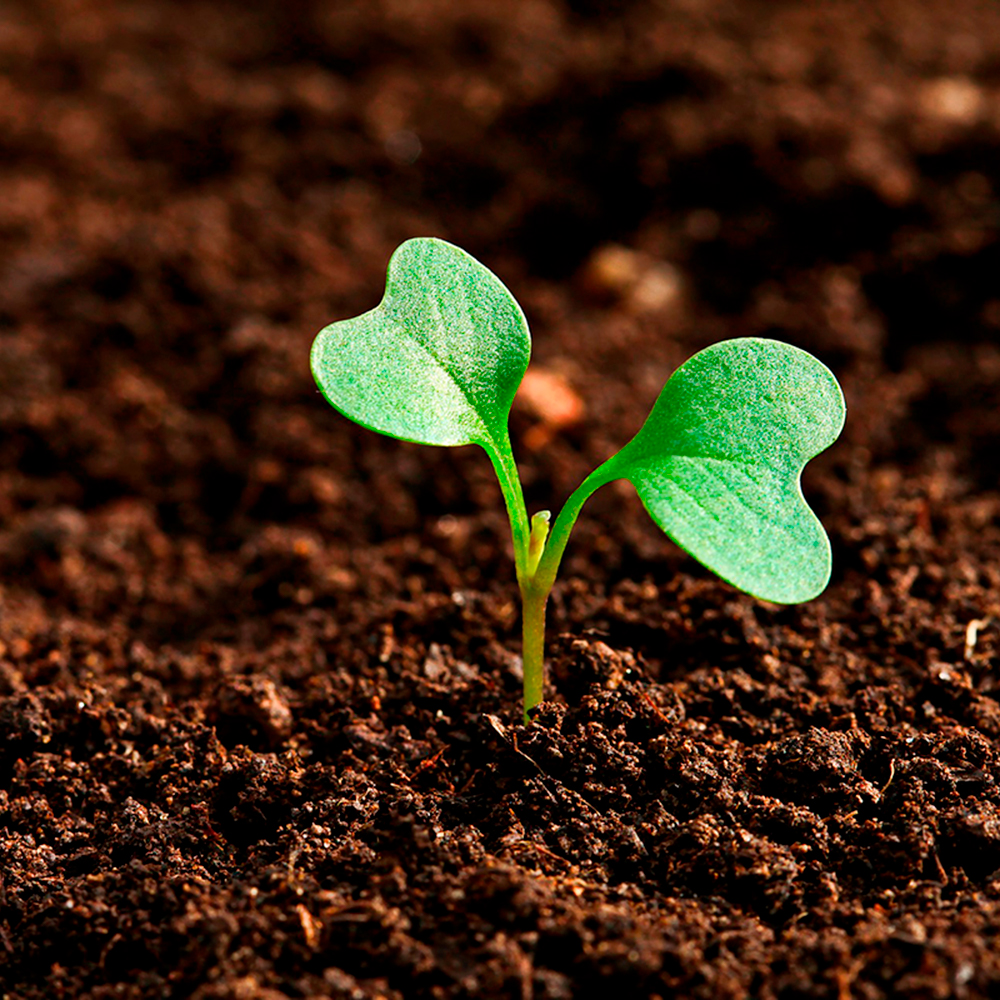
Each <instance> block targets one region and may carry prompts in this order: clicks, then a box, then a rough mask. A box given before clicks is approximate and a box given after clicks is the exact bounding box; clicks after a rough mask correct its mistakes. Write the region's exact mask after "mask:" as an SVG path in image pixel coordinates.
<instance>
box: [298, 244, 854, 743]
mask: <svg viewBox="0 0 1000 1000" xmlns="http://www.w3.org/2000/svg"><path fill="white" fill-rule="evenodd" d="M530 354H531V338H530V336H529V334H528V324H527V322H526V320H525V318H524V314H523V313H522V311H521V308H520V306H519V305H518V304H517V302H516V301H515V300H514V297H513V296H512V295H511V293H510V292H509V291H508V290H507V288H506V287H505V286H504V285H503V283H502V282H501V281H500V279H499V278H497V276H496V275H495V274H493V272H492V271H490V270H489V269H488V268H486V267H485V266H483V265H482V264H480V263H479V261H477V260H476V259H475V258H473V257H471V256H470V255H469V254H467V253H466V252H465V251H464V250H461V249H459V248H458V247H456V246H453V245H452V244H450V243H446V242H444V241H443V240H439V239H413V240H408V241H407V242H405V243H403V244H402V246H400V247H399V248H398V249H397V250H396V252H395V253H394V254H393V255H392V259H391V260H390V261H389V269H388V275H387V277H386V288H385V296H384V297H383V299H382V301H381V302H380V303H379V305H377V306H376V307H375V308H374V309H372V310H371V311H370V312H366V313H364V314H363V315H361V316H357V317H355V318H353V319H346V320H341V321H340V322H338V323H332V324H331V325H330V326H328V327H326V328H325V329H324V330H322V331H321V332H320V334H319V336H317V338H316V341H315V343H314V344H313V348H312V358H311V363H312V371H313V375H314V376H315V379H316V382H317V384H318V385H319V388H320V390H321V391H322V393H323V395H324V396H325V397H326V398H327V400H328V401H329V402H330V403H331V405H332V406H334V407H335V408H336V409H337V410H339V411H340V412H341V413H342V414H344V416H346V417H349V418H350V419H351V420H353V421H355V422H356V423H359V424H361V425H362V426H363V427H367V428H369V429H370V430H373V431H378V432H379V433H381V434H388V435H390V436H391V437H395V438H400V439H402V440H404V441H414V442H417V443H419V444H436V445H465V444H478V445H480V446H481V447H482V448H483V449H485V451H486V454H487V455H489V457H490V461H492V463H493V468H494V469H495V470H496V474H497V478H498V479H499V481H500V489H501V491H502V493H503V498H504V501H505V502H506V505H507V514H508V516H509V518H510V526H511V536H512V538H513V543H514V562H515V566H516V571H517V582H518V586H519V588H520V591H521V600H522V605H523V616H522V617H523V664H524V721H525V723H526V724H527V723H528V722H529V721H530V715H531V712H532V710H533V709H534V708H535V707H536V706H537V705H538V704H539V703H540V702H541V701H542V691H543V684H544V655H545V648H544V647H545V607H546V603H547V601H548V598H549V594H550V593H551V591H552V585H553V583H554V582H555V578H556V572H557V571H558V569H559V563H560V561H561V559H562V556H563V552H564V551H565V549H566V543H567V541H568V540H569V535H570V531H571V530H572V528H573V525H574V524H575V522H576V519H577V515H578V514H579V513H580V509H581V508H582V507H583V505H584V503H585V502H586V500H587V498H588V497H589V496H590V495H591V494H592V493H593V492H594V491H595V490H597V489H599V488H600V487H601V486H604V485H605V484H606V483H610V482H612V481H613V480H616V479H627V480H629V481H630V482H631V483H632V485H633V486H634V487H635V489H636V491H637V492H638V494H639V499H640V500H642V502H643V504H644V505H645V507H646V510H647V511H649V514H650V516H651V517H652V518H653V520H654V521H655V522H656V523H657V524H658V525H659V526H660V528H662V529H663V531H665V532H666V533H667V534H668V535H669V536H670V537H671V538H672V539H673V540H674V541H675V542H676V543H677V544H678V545H680V546H681V548H683V549H685V550H686V551H687V552H688V553H690V554H691V555H693V556H694V557H695V558H696V559H698V560H699V561H700V562H701V563H703V564H704V565H705V566H707V567H708V568H709V569H711V570H712V571H713V572H715V573H717V574H718V575H719V576H720V577H722V579H724V580H726V581H728V582H729V583H731V584H733V585H734V586H736V587H738V588H739V589H741V590H744V591H746V592H747V593H749V594H752V595H753V596H755V597H759V598H762V599H764V600H767V601H773V602H776V603H779V604H794V603H798V602H800V601H807V600H810V599H811V598H813V597H815V596H817V595H818V594H819V593H820V592H821V591H822V590H823V589H824V588H825V587H826V585H827V583H828V582H829V579H830V542H829V539H828V538H827V536H826V532H825V531H824V530H823V526H822V525H821V524H820V522H819V519H818V518H817V517H816V515H815V514H814V513H813V512H812V510H810V508H809V507H808V505H807V504H806V502H805V500H804V499H803V496H802V490H801V486H800V477H801V474H802V469H803V467H804V466H805V464H806V462H808V461H809V459H811V458H813V457H814V456H815V455H818V454H819V453H820V452H821V451H823V450H824V449H825V448H827V447H829V446H830V445H831V444H832V443H833V442H834V441H835V440H836V439H837V436H838V435H839V434H840V431H841V428H842V427H843V425H844V397H843V394H842V392H841V390H840V386H839V385H838V384H837V380H836V378H834V376H833V374H832V372H831V371H830V370H829V369H828V368H827V367H826V366H825V365H823V364H822V363H821V362H819V361H817V360H816V358H814V357H813V356H812V355H811V354H808V353H806V352H805V351H803V350H800V349H799V348H797V347H792V346H791V345H789V344H783V343H780V342H778V341H775V340H763V339H758V338H740V339H736V340H725V341H721V342H720V343H717V344H714V345H712V346H711V347H708V348H706V349H705V350H703V351H700V352H699V353H698V354H696V355H695V356H694V357H692V358H690V359H689V360H688V361H687V362H685V363H684V364H683V365H682V366H681V367H680V368H678V369H677V371H676V372H674V374H673V375H672V376H671V378H670V379H669V381H668V382H667V384H666V385H665V386H664V388H663V391H662V392H661V393H660V396H659V398H658V399H657V400H656V403H655V404H654V405H653V409H652V412H651V413H650V414H649V416H648V417H647V418H646V422H645V423H644V424H643V426H642V427H641V428H640V430H639V432H638V434H636V435H635V437H633V438H632V440H631V441H629V442H628V444H626V445H625V447H624V448H622V449H621V451H619V452H618V453H617V454H616V455H612V456H611V458H609V459H608V460H607V461H606V462H605V463H604V464H603V465H601V466H600V467H599V468H598V469H596V470H595V471H594V472H592V473H591V474H590V475H589V476H587V478H586V479H585V480H584V481H583V482H582V483H581V484H580V486H579V487H577V489H576V491H575V492H574V493H573V494H572V495H571V496H570V498H569V500H567V501H566V505H565V506H564V507H563V509H562V511H561V512H560V513H559V516H558V517H557V518H556V519H555V522H554V523H552V525H551V529H550V514H549V512H548V511H541V512H539V513H537V514H535V515H534V516H533V517H532V518H531V520H530V521H529V519H528V513H527V509H526V507H525V504H524V495H523V492H522V490H521V483H520V480H519V478H518V473H517V465H516V463H515V461H514V455H513V452H512V450H511V445H510V434H509V431H508V418H509V415H510V407H511V404H512V402H513V400H514V394H515V393H516V392H517V388H518V386H519V385H520V383H521V379H522V378H523V377H524V373H525V370H526V369H527V367H528V359H529V356H530Z"/></svg>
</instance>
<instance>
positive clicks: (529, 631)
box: [521, 584, 549, 726]
mask: <svg viewBox="0 0 1000 1000" xmlns="http://www.w3.org/2000/svg"><path fill="white" fill-rule="evenodd" d="M548 599H549V591H547V590H537V589H536V588H535V587H534V586H533V585H531V584H529V585H528V587H527V588H526V589H525V590H522V591H521V606H522V618H523V623H522V632H521V635H522V646H521V662H522V664H523V666H524V724H525V725H526V726H527V725H528V724H529V723H530V722H531V711H532V709H534V708H535V706H537V705H539V704H540V703H541V701H542V696H543V694H544V689H545V605H546V603H547V602H548Z"/></svg>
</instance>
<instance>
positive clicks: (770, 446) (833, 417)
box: [595, 338, 845, 604]
mask: <svg viewBox="0 0 1000 1000" xmlns="http://www.w3.org/2000/svg"><path fill="white" fill-rule="evenodd" d="M844 415H845V411H844V397H843V394H842V392H841V390H840V386H839V385H838V384H837V380H836V379H835V378H834V376H833V374H832V372H830V370H829V369H828V368H827V367H826V366H825V365H824V364H822V362H820V361H818V360H817V359H816V358H814V357H813V356H812V355H811V354H808V353H807V352H805V351H803V350H800V349H799V348H797V347H792V346H791V345H790V344H783V343H780V342H778V341H774V340H762V339H757V338H743V339H738V340H726V341H722V342H720V343H718V344H714V345H712V346H711V347H708V348H706V349H705V350H703V351H701V352H700V353H698V354H696V355H695V356H694V357H693V358H690V359H689V360H688V361H687V362H685V364H683V365H682V366H681V367H680V368H678V369H677V371H676V372H674V374H673V376H672V377H671V378H670V380H669V381H668V382H667V384H666V385H665V386H664V388H663V391H662V392H661V393H660V396H659V398H658V399H657V401H656V403H655V405H654V406H653V409H652V412H651V413H650V415H649V417H648V418H647V419H646V422H645V424H644V425H643V426H642V428H641V430H640V431H639V433H638V434H636V436H635V437H634V438H633V439H632V440H631V441H630V442H629V443H628V444H627V445H626V446H625V447H624V448H623V449H622V450H621V451H620V452H618V454H617V455H615V456H613V457H612V458H611V459H609V460H608V462H606V463H605V465H604V466H603V467H602V468H601V469H599V470H598V472H597V473H596V474H595V478H597V479H600V480H602V481H604V482H607V481H609V480H611V479H617V478H623V479H629V480H631V482H632V483H633V485H634V486H635V488H636V490H637V492H638V494H639V497H640V499H641V500H642V502H643V504H644V505H645V507H646V509H647V510H648V511H649V513H650V515H651V516H652V518H653V520H654V521H656V523H657V524H658V525H659V526H660V527H661V528H662V529H663V530H664V531H665V532H666V533H667V534H668V535H670V537H671V538H673V539H674V541H675V542H677V543H678V544H679V545H680V546H681V547H682V548H683V549H686V550H687V551H688V552H689V553H690V554H691V555H693V556H694V557H695V558H696V559H698V560H699V561H700V562H702V563H704V565H706V566H707V567H708V568H709V569H711V570H712V571H713V572H715V573H717V574H718V575H719V576H721V577H722V578H723V579H724V580H727V581H729V582H730V583H732V584H734V585H735V586H737V587H739V588H740V589H741V590H745V591H747V592H748V593H750V594H753V595H754V596H756V597H760V598H763V599H765V600H769V601H775V602H778V603H782V604H793V603H797V602H799V601H807V600H809V599H811V598H813V597H815V596H816V595H817V594H819V593H820V591H822V590H823V588H824V587H825V586H826V584H827V583H828V581H829V578H830V542H829V539H828V538H827V536H826V532H825V531H824V530H823V526H822V525H821V524H820V522H819V519H818V518H817V517H816V515H815V514H814V513H813V512H812V510H811V509H810V508H809V506H808V505H807V504H806V502H805V499H804V498H803V496H802V489H801V486H800V482H799V480H800V477H801V474H802V469H803V467H804V466H805V464H806V462H808V461H809V459H810V458H812V457H813V456H815V455H817V454H819V452H821V451H823V450H824V449H825V448H827V447H828V446H829V445H831V444H833V442H834V441H835V440H836V439H837V436H838V435H839V434H840V431H841V428H842V427H843V425H844Z"/></svg>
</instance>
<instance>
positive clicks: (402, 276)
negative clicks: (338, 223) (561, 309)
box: [311, 238, 531, 454]
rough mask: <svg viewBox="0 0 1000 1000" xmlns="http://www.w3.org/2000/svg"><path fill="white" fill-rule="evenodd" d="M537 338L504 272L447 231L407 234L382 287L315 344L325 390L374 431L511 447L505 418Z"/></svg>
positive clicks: (316, 369)
mask: <svg viewBox="0 0 1000 1000" xmlns="http://www.w3.org/2000/svg"><path fill="white" fill-rule="evenodd" d="M530 353H531V340H530V337H529V336H528V326H527V323H526V322H525V319H524V314H523V313H522V312H521V307H520V306H519V305H518V304H517V302H516V301H515V300H514V297H513V296H512V295H511V294H510V292H509V291H507V289H506V287H505V286H504V285H503V283H502V282H501V281H500V279H499V278H497V277H496V275H495V274H493V272H492V271H490V270H488V269H487V268H486V267H484V266H483V265H482V264H480V263H479V261H477V260H476V259H475V258H473V257H471V256H469V254H467V253H466V252H465V251H464V250H461V249H459V248H458V247H456V246H452V244H450V243H446V242H444V240H438V239H429V238H424V239H415V240H407V242H405V243H404V244H402V246H400V247H399V248H398V249H397V250H396V252H395V253H394V254H393V255H392V259H391V260H390V261H389V270H388V275H387V277H386V284H385V296H384V297H383V299H382V301H381V302H380V303H379V305H378V306H376V307H375V308H374V309H372V310H371V311H370V312H367V313H364V314H363V315H361V316H358V317H355V318H354V319H345V320H341V321H340V322H338V323H332V324H331V325H330V326H328V327H326V328H325V329H324V330H322V331H321V332H320V334H319V336H318V337H317V338H316V341H315V343H314V344H313V349H312V358H311V363H312V371H313V375H314V377H315V379H316V382H317V384H318V385H319V387H320V390H321V391H322V393H323V395H324V396H326V398H327V400H329V402H330V403H331V404H332V405H333V406H334V407H336V408H337V409H338V410H339V411H340V412H341V413H343V414H344V415H345V416H347V417H350V418H351V419H352V420H354V421H356V422H357V423H359V424H361V425H362V426H364V427H367V428H369V429H371V430H374V431H379V432H381V433H382V434H389V435H391V436H392V437H397V438H402V439H403V440H405V441H416V442H418V443H420V444H439V445H460V444H473V443H474V444H480V445H483V446H484V447H485V448H486V449H487V451H490V452H491V454H496V453H497V452H498V451H503V450H504V449H505V447H506V450H509V445H505V442H506V441H507V419H508V415H509V413H510V405H511V402H512V401H513V399H514V393H515V392H516V391H517V387H518V386H519V385H520V383H521V379H522V378H523V376H524V372H525V369H526V368H527V366H528V358H529V355H530Z"/></svg>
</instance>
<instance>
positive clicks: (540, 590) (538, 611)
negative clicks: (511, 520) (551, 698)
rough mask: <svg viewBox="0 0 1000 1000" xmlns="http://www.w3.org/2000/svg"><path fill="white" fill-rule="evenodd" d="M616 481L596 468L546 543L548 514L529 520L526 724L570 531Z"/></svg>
mask: <svg viewBox="0 0 1000 1000" xmlns="http://www.w3.org/2000/svg"><path fill="white" fill-rule="evenodd" d="M617 478H618V477H617V476H616V475H614V472H613V467H612V466H611V463H610V461H609V462H605V463H604V465H602V466H601V467H600V468H599V469H595V470H594V472H592V473H591V474H590V475H589V476H588V477H587V478H586V479H585V480H584V481H583V482H582V483H581V484H580V485H579V486H578V487H577V489H576V490H575V491H574V492H573V494H572V495H571V496H570V498H569V499H568V500H567V501H566V504H565V506H564V507H563V509H562V510H561V511H560V512H559V516H558V517H557V518H556V523H555V524H554V525H553V526H552V533H551V534H549V535H548V541H547V543H546V538H545V536H546V534H547V533H548V523H549V514H548V511H542V512H540V513H539V514H536V515H535V516H534V518H532V522H531V528H532V530H531V539H530V544H529V555H528V563H527V569H528V573H527V574H526V575H525V576H524V577H520V576H519V577H518V579H519V581H520V584H521V605H522V620H523V622H522V637H523V641H522V649H521V662H522V665H523V667H524V724H525V725H528V723H529V722H531V715H530V713H531V711H532V709H534V708H535V707H536V706H537V705H539V704H540V703H541V701H542V696H543V693H544V689H545V606H546V604H547V603H548V600H549V594H550V593H552V585H553V583H555V579H556V573H557V572H558V571H559V563H560V562H561V561H562V556H563V552H565V550H566V543H567V542H568V541H569V536H570V532H571V531H572V530H573V525H574V524H575V523H576V519H577V516H578V515H579V513H580V510H581V508H582V507H583V505H584V504H585V503H586V502H587V498H588V497H589V496H590V494H591V493H593V492H594V490H596V489H598V488H599V487H601V486H603V485H604V484H605V483H607V482H610V481H611V480H612V479H617ZM542 545H544V548H542Z"/></svg>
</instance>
